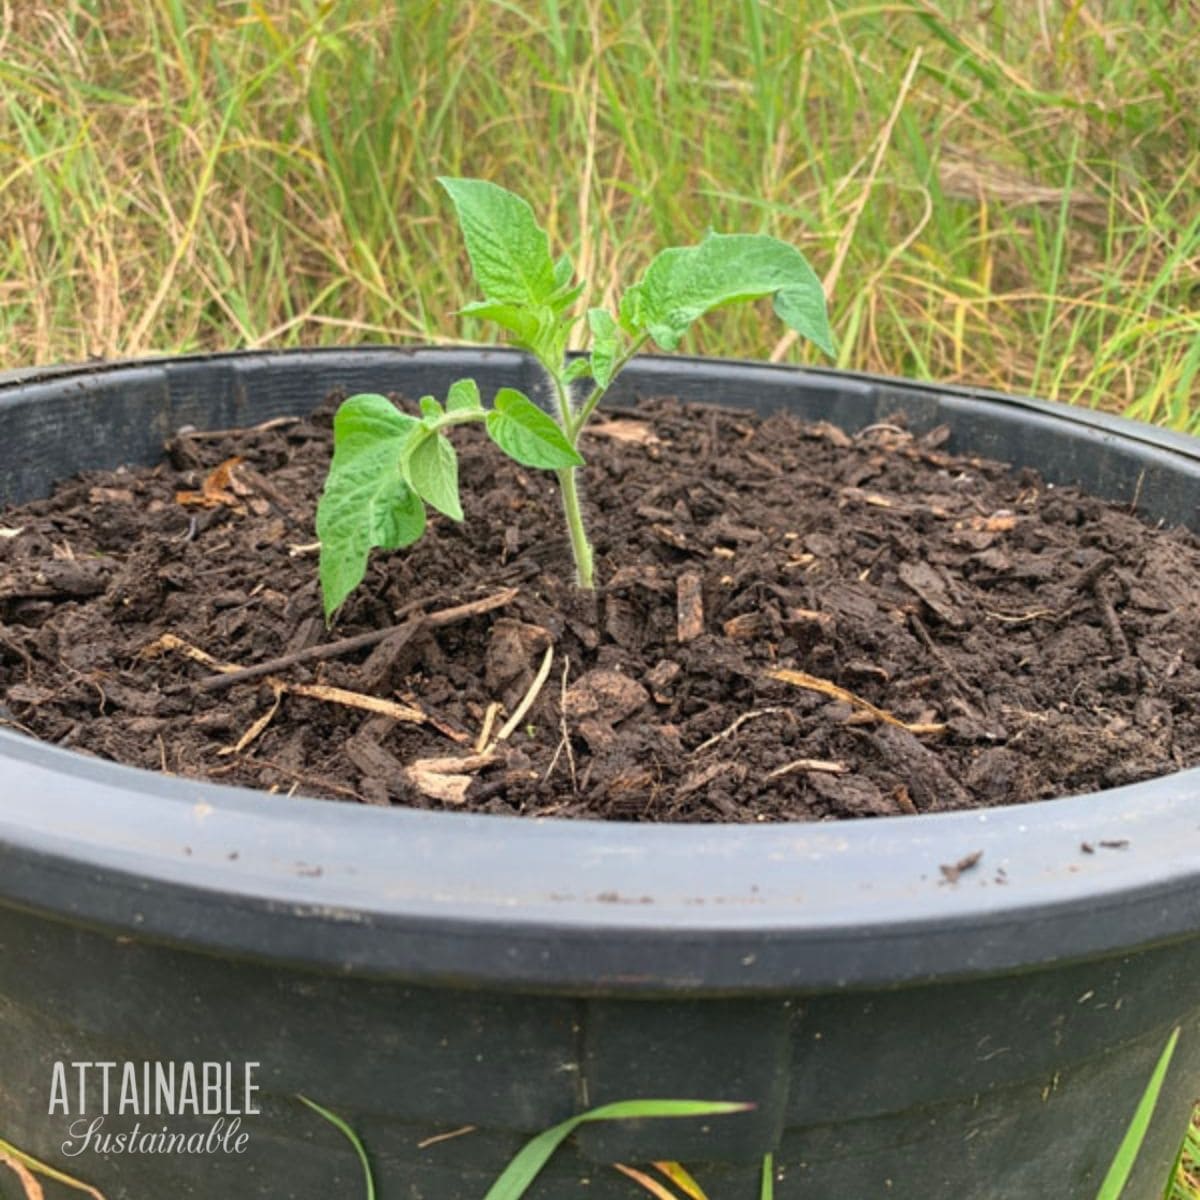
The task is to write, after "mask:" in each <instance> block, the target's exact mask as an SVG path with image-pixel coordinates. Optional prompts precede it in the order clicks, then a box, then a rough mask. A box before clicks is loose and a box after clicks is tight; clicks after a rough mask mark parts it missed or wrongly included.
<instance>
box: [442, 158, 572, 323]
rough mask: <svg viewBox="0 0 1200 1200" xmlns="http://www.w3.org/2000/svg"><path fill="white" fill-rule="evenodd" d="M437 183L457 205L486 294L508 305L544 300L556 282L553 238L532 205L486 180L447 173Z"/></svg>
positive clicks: (460, 221)
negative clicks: (544, 227) (448, 176)
mask: <svg viewBox="0 0 1200 1200" xmlns="http://www.w3.org/2000/svg"><path fill="white" fill-rule="evenodd" d="M438 183H440V184H441V185H442V187H443V188H445V189H446V192H447V194H448V195H449V196H450V200H451V202H452V203H453V204H454V209H455V212H456V213H457V214H458V223H459V225H460V226H461V227H462V231H463V237H464V239H465V240H466V243H467V254H468V256H469V257H470V259H471V267H472V269H473V270H474V272H475V279H476V280H477V281H478V283H479V286H480V288H481V289H482V291H483V294H484V295H485V296H486V297H487V298H488V299H489V300H497V301H500V302H501V303H505V304H527V305H537V304H544V303H545V302H546V301H547V300H548V299H549V298H550V296H551V295H552V294H553V293H554V291H555V289H556V287H557V283H556V280H555V272H554V263H553V262H552V261H551V259H550V240H549V238H548V237H547V236H546V231H545V230H544V229H542V227H541V226H540V225H538V223H537V220H536V218H535V217H534V215H533V209H532V208H530V207H529V205H528V204H527V203H526V202H525V201H524V200H522V199H521V197H520V196H516V195H514V194H513V193H512V192H510V191H506V190H505V189H504V188H502V187H499V186H498V185H496V184H494V183H489V182H488V181H487V180H486V179H449V178H446V177H445V176H443V177H440V178H439V179H438Z"/></svg>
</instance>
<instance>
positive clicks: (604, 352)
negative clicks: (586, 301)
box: [587, 308, 621, 391]
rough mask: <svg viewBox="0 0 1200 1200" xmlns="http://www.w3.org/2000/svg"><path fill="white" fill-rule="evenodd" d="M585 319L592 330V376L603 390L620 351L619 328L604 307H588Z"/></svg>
mask: <svg viewBox="0 0 1200 1200" xmlns="http://www.w3.org/2000/svg"><path fill="white" fill-rule="evenodd" d="M587 319H588V327H589V328H590V329H591V331H592V378H593V379H594V380H595V381H596V386H597V387H599V388H600V389H601V390H602V391H603V390H604V389H605V388H607V387H608V385H609V384H610V383H611V382H612V375H613V367H614V366H615V365H616V361H617V358H618V357H619V355H620V353H621V328H620V326H619V325H618V324H617V323H616V321H615V320H613V316H612V314H611V313H610V312H609V311H608V309H606V308H589V309H588V315H587Z"/></svg>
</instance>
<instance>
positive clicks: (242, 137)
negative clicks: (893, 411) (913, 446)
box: [0, 0, 1200, 1200]
mask: <svg viewBox="0 0 1200 1200" xmlns="http://www.w3.org/2000/svg"><path fill="white" fill-rule="evenodd" d="M1198 113H1200V4H1197V3H1195V2H1189V0H1138V2H1134V0H1012V2H1011V3H1005V2H1003V0H996V2H994V3H984V2H980V0H975V2H973V3H965V2H961V0H942V2H941V3H934V2H933V0H913V2H906V3H888V2H884V3H847V2H844V0H823V2H822V0H574V2H570V0H467V2H462V3H457V4H456V3H446V2H445V0H353V2H349V0H249V2H247V0H236V2H234V0H191V2H185V0H54V2H51V0H44V2H42V0H0V262H2V265H0V368H5V367H18V366H27V365H32V364H42V363H50V362H58V361H68V360H73V361H78V360H84V359H88V358H91V357H103V358H114V357H125V356H131V355H141V354H149V353H156V352H164V353H173V352H181V351H197V350H207V349H217V348H229V347H283V346H298V345H323V344H331V343H338V344H353V343H364V342H398V343H414V342H423V343H455V342H458V341H474V340H479V339H482V338H487V337H490V336H491V334H490V331H489V330H487V329H485V328H481V327H473V326H472V325H471V324H470V323H468V322H463V321H460V320H459V319H457V318H455V317H454V316H453V313H454V310H455V309H456V308H457V307H458V306H459V305H460V304H462V303H464V302H465V301H467V300H469V299H472V298H473V295H472V292H471V287H470V284H469V282H468V275H467V270H466V263H465V259H464V254H463V250H462V244H461V240H460V238H459V235H458V233H457V231H456V228H455V227H454V225H453V222H452V221H451V219H450V214H449V212H448V209H447V205H446V203H445V201H444V199H443V197H442V196H441V195H440V194H439V192H438V190H437V188H436V187H435V184H434V177H435V176H436V175H437V174H440V173H445V174H464V175H477V176H485V177H487V178H490V179H493V180H496V181H497V182H500V183H502V184H505V185H506V186H508V187H510V188H513V189H515V190H518V191H520V192H521V193H523V194H525V195H526V196H528V197H529V198H530V199H531V200H532V201H533V202H534V204H535V207H536V208H537V210H538V212H539V214H540V215H541V216H542V217H543V219H544V221H545V223H546V224H547V226H548V227H549V229H550V231H551V234H552V236H553V238H554V239H555V240H556V241H559V242H562V243H565V244H567V245H568V246H570V247H571V248H572V249H573V251H574V254H575V258H576V262H577V264H578V266H579V269H580V271H581V273H582V274H583V276H584V277H585V278H587V279H588V280H589V281H590V285H591V287H590V295H589V297H588V299H589V300H590V302H591V303H610V304H611V303H613V301H614V300H615V297H616V295H617V294H618V292H619V281H626V282H628V281H630V280H631V279H633V278H634V277H635V276H636V275H637V274H638V273H639V272H640V270H641V268H642V267H643V266H644V265H645V263H646V262H648V261H649V259H650V258H651V256H652V255H653V254H654V253H655V251H656V250H657V249H659V248H660V247H662V246H663V245H667V244H671V243H681V242H687V241H692V240H695V239H696V238H698V237H700V236H702V235H703V233H704V232H705V231H706V230H707V229H709V228H715V229H719V230H726V231H734V230H737V231H762V232H769V233H773V234H775V235H777V236H779V237H782V238H786V239H788V240H789V241H792V242H794V243H796V244H798V245H799V246H801V247H802V248H803V249H804V251H805V252H806V254H807V255H808V256H809V258H810V259H811V261H812V262H813V263H814V265H815V266H816V268H817V270H818V272H819V273H820V274H821V275H822V276H823V278H824V280H825V283H826V288H827V291H828V293H829V296H830V300H831V307H832V312H833V317H834V324H835V328H836V330H837V333H838V337H839V343H840V353H839V364H840V365H842V366H847V367H855V368H861V369H866V370H871V371H881V372H888V373H896V374H902V375H907V376H914V377H920V378H927V379H937V380H942V381H952V382H963V383H971V384H978V385H983V386H987V387H994V388H1000V389H1004V390H1007V391H1016V392H1024V393H1035V394H1039V395H1043V396H1048V397H1052V398H1056V399H1060V400H1065V401H1069V402H1072V403H1077V404H1083V405H1092V406H1096V407H1102V408H1105V409H1109V410H1113V411H1121V412H1126V413H1128V414H1130V415H1132V416H1136V417H1140V418H1143V419H1145V420H1150V421H1156V422H1160V423H1163V424H1166V425H1169V426H1172V427H1174V428H1178V429H1192V430H1197V429H1200V116H1198ZM686 348H687V349H690V350H692V351H694V352H707V353H720V354H729V355H745V356H749V357H769V358H772V359H775V360H776V361H804V360H806V359H808V358H809V357H810V356H811V355H812V353H813V352H812V351H810V350H808V349H806V348H805V347H803V346H797V345H795V344H793V343H792V341H791V340H790V339H788V338H786V337H785V338H780V337H779V335H778V327H777V326H776V325H774V324H773V323H772V322H771V321H770V320H768V319H766V316H765V314H764V313H763V312H761V311H755V310H737V311H733V310H731V311H730V312H729V313H727V314H722V315H719V316H718V317H717V318H715V319H713V320H710V321H707V322H705V323H704V324H703V326H702V327H701V328H699V329H698V330H697V331H696V332H695V333H693V334H692V335H691V337H690V340H689V342H688V343H687V346H686ZM1189 1164H1190V1165H1189ZM1189 1170H1190V1171H1192V1172H1193V1173H1194V1172H1195V1171H1196V1166H1195V1161H1194V1159H1189V1160H1187V1162H1185V1166H1184V1171H1183V1173H1182V1174H1181V1177H1180V1182H1179V1184H1178V1185H1177V1189H1178V1190H1177V1193H1176V1195H1177V1196H1178V1197H1191V1198H1193V1200H1195V1198H1197V1197H1200V1186H1197V1181H1196V1179H1195V1175H1194V1174H1193V1175H1192V1176H1191V1177H1190V1178H1191V1182H1190V1183H1189V1182H1188V1181H1187V1179H1188V1175H1187V1172H1188V1171H1189Z"/></svg>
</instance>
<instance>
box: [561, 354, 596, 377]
mask: <svg viewBox="0 0 1200 1200" xmlns="http://www.w3.org/2000/svg"><path fill="white" fill-rule="evenodd" d="M591 373H592V364H591V363H590V362H589V361H588V356H587V355H586V354H581V355H580V356H579V357H578V358H573V359H571V361H570V362H569V363H568V364H567V369H566V370H565V371H564V372H563V383H574V382H575V380H576V379H583V378H584V377H585V376H588V375H590V374H591Z"/></svg>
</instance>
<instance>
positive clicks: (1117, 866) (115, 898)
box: [0, 347, 1200, 993]
mask: <svg viewBox="0 0 1200 1200" xmlns="http://www.w3.org/2000/svg"><path fill="white" fill-rule="evenodd" d="M397 353H400V354H403V355H404V356H405V357H406V358H412V357H414V356H416V357H418V358H428V357H429V356H435V357H436V360H437V361H438V362H439V363H448V362H451V361H454V360H458V361H460V362H463V363H469V364H470V365H471V366H473V367H483V368H484V369H486V365H487V364H488V363H493V364H507V365H510V366H511V365H512V364H513V363H514V362H516V361H520V360H521V359H522V356H521V355H519V354H518V353H517V352H515V351H510V350H503V349H500V350H497V349H492V348H488V349H486V350H481V349H466V350H459V349H453V350H439V349H420V350H416V351H414V350H411V349H408V348H405V349H403V350H400V351H397V350H394V349H391V348H386V347H361V348H358V349H356V350H347V349H345V348H333V347H331V348H326V349H320V350H294V351H270V352H257V351H246V352H234V353H230V354H212V355H207V354H206V355H189V356H180V357H175V358H170V357H167V358H161V359H140V360H134V361H132V362H122V363H103V364H86V365H84V366H79V367H70V366H67V367H61V368H49V369H38V370H33V371H28V370H27V371H18V372H7V373H5V374H3V375H0V406H3V405H5V404H7V403H9V402H11V397H12V395H13V393H14V392H16V393H18V394H19V392H20V390H21V389H22V388H23V387H24V386H26V385H30V384H34V385H44V384H55V383H59V382H67V383H70V381H72V380H73V379H75V378H76V377H93V376H96V375H97V374H100V375H104V376H105V377H112V376H116V377H118V378H119V376H120V373H121V372H122V371H130V370H136V371H138V372H145V371H146V369H147V368H153V367H156V366H162V367H164V368H166V367H167V366H169V365H170V364H172V363H179V362H189V363H193V364H194V363H212V364H214V365H215V366H218V367H227V368H228V367H232V368H234V369H237V368H238V367H239V366H242V365H253V366H255V367H257V368H258V369H260V370H261V369H262V368H263V367H269V366H270V364H271V362H272V361H275V360H290V361H291V362H293V363H295V361H296V360H297V359H298V358H303V357H305V356H309V357H313V356H316V357H318V358H327V359H334V358H336V356H346V355H355V356H359V355H364V354H366V355H369V354H379V355H383V356H387V355H394V354H397ZM630 371H631V372H632V373H633V374H636V375H639V376H640V377H641V379H642V380H643V381H644V382H645V384H646V385H648V386H652V385H655V384H657V383H663V384H665V383H666V381H667V380H668V379H670V378H671V377H672V376H675V377H679V375H680V374H681V373H683V374H687V373H689V372H691V373H693V374H695V375H696V377H697V378H698V377H700V376H704V377H709V376H712V377H714V378H715V379H718V380H719V378H720V377H722V376H725V377H729V375H730V373H733V374H735V375H738V376H741V377H746V375H747V373H749V375H750V376H751V377H757V378H764V379H765V378H768V376H767V375H760V374H759V373H762V372H767V373H770V377H773V378H775V379H778V378H779V373H784V374H790V375H791V376H792V377H795V378H801V377H806V378H809V379H811V378H812V377H813V376H821V377H825V378H828V379H830V380H832V381H835V382H837V383H839V384H841V383H857V384H861V385H863V386H865V387H875V386H885V387H886V388H888V389H889V391H890V392H895V393H898V394H903V393H909V394H917V393H919V394H923V395H925V396H926V397H928V396H929V395H931V394H932V395H934V396H943V397H957V398H959V401H961V402H966V403H969V404H970V405H972V406H977V405H979V404H980V403H985V404H989V405H990V404H1001V405H1003V406H1006V407H1007V408H1009V409H1016V410H1023V411H1024V412H1027V413H1028V414H1029V417H1030V419H1031V420H1033V421H1035V422H1040V423H1046V422H1049V423H1052V424H1055V425H1058V426H1059V427H1060V428H1061V427H1062V426H1063V423H1065V424H1066V425H1067V426H1069V427H1071V428H1073V429H1076V430H1083V431H1086V433H1087V434H1088V436H1090V437H1091V438H1093V439H1096V438H1097V437H1098V438H1099V439H1101V440H1104V441H1110V440H1113V439H1121V440H1124V441H1128V442H1134V443H1136V444H1137V445H1139V446H1143V447H1145V448H1146V449H1147V452H1148V453H1149V454H1151V455H1153V456H1154V458H1155V460H1156V461H1161V460H1162V459H1163V457H1164V456H1166V457H1167V458H1168V459H1169V460H1172V461H1173V463H1174V465H1175V466H1176V469H1178V470H1181V471H1186V472H1188V473H1189V474H1194V473H1197V472H1200V465H1198V464H1200V441H1198V440H1196V439H1192V438H1188V437H1185V436H1184V435H1181V434H1174V433H1170V432H1168V431H1160V430H1157V429H1154V428H1153V427H1150V426H1145V425H1141V424H1139V423H1136V422H1132V421H1127V420H1124V419H1123V418H1118V417H1112V416H1109V415H1108V414H1102V413H1094V412H1090V411H1082V410H1078V409H1073V408H1069V407H1068V406H1066V405H1061V404H1055V403H1052V402H1049V401H1042V400H1033V399H1028V398H1024V397H1015V396H1008V395H1005V394H1003V393H994V392H988V391H984V390H981V389H973V388H964V387H957V386H956V387H950V386H943V385H932V384H921V383H916V382H913V381H908V380H896V379H890V378H886V377H880V376H873V375H866V374H862V373H853V372H841V371H835V370H829V369H814V368H802V369H798V368H795V367H789V366H785V365H777V364H765V363H754V362H745V361H741V360H729V359H703V358H685V357H676V356H672V357H670V358H656V357H650V358H641V359H639V360H636V361H635V364H634V365H633V366H632V367H631V368H630ZM31 798H36V802H34V803H31V802H30V801H31ZM1198 799H1200V768H1193V769H1190V770H1186V771H1181V772H1178V773H1175V774H1172V775H1168V776H1162V777H1159V778H1156V779H1152V780H1149V781H1146V782H1144V783H1140V784H1135V785H1130V786H1126V787H1120V788H1114V789H1110V790H1106V791H1102V792H1096V793H1092V794H1088V795H1081V796H1074V797H1066V798H1061V799H1055V800H1047V801H1039V802H1034V803H1031V804H1027V805H1023V806H1019V807H1001V808H992V809H986V810H981V811H973V812H965V813H939V814H926V815H920V816H915V817H914V816H897V817H885V818H872V819H869V820H866V819H858V820H847V821H840V822H836V823H829V824H818V823H812V824H808V823H793V824H780V825H759V826H745V825H670V826H653V825H632V824H616V823H611V822H599V821H565V820H560V819H554V818H550V819H537V818H534V819H530V818H522V817H508V816H476V815H468V814H460V813H432V812H418V811H411V810H381V809H375V808H371V807H367V806H346V805H342V804H339V803H338V802H334V801H327V800H314V799H306V798H302V797H284V796H275V795H270V794H266V793H261V792H256V791H251V790H248V789H242V788H233V787H228V786H225V785H220V784H212V783H205V782H200V781H196V780H189V779H181V778H176V777H170V776H162V775H158V774H155V773H152V772H148V771H143V770H139V769H136V768H130V767H124V766H118V765H116V764H113V763H108V762H104V761H100V760H97V759H91V758H88V757H85V756H83V755H79V754H75V753H73V752H70V751H66V750H62V749H59V748H57V747H53V746H49V745H45V744H42V743H38V742H35V741H32V740H30V739H28V738H25V737H23V736H21V735H19V734H16V733H13V732H11V731H9V730H4V729H0V904H5V905H9V906H13V907H19V908H24V909H28V910H32V911H36V912H40V913H43V914H47V915H53V916H56V917H58V918H60V919H64V920H68V921H71V922H74V923H78V924H81V925H85V926H90V927H95V928H101V929H104V930H107V931H110V932H118V933H120V934H124V935H127V936H132V937H134V938H137V939H143V938H145V939H152V940H155V941H164V942H168V943H174V944H177V945H181V946H186V947H189V948H192V949H198V950H202V951H205V952H209V953H220V954H224V955H232V956H236V957H247V958H252V959H264V960H276V961H285V962H292V963H295V964H303V965H306V966H310V967H314V968H319V969H326V970H336V971H342V972H350V973H355V974H370V975H386V976H395V977H403V978H408V979H411V980H413V981H416V982H457V983H461V984H464V985H468V984H483V983H486V984H488V985H490V986H501V987H512V988H536V989H551V990H557V989H567V988H570V989H572V990H575V991H579V990H584V991H592V992H605V993H639V992H645V993H656V992H662V993H667V992H675V991H681V990H683V991H687V992H689V993H735V992H751V991H752V992H771V991H789V992H797V991H807V990H817V989H822V988H828V987H855V986H877V985H881V984H902V983H905V982H915V981H917V980H924V979H928V978H932V977H955V976H970V975H978V974H991V973H999V972H1006V971H1012V970H1017V969H1028V968H1031V967H1036V966H1039V965H1048V964H1050V963H1052V962H1056V961H1061V960H1064V959H1082V958H1091V957H1099V956H1103V955H1109V954H1117V953H1125V952H1128V951H1130V950H1131V949H1134V948H1138V947H1143V946H1148V945H1151V944H1155V943H1159V942H1165V941H1169V940H1175V939H1180V938H1185V937H1191V936H1195V935H1196V933H1197V931H1198V930H1200V806H1198V805H1197V803H1196V801H1197V800H1198ZM1084 843H1087V844H1088V845H1090V846H1091V847H1092V851H1091V852H1090V853H1089V852H1087V851H1086V850H1085V849H1084V848H1083V845H1084ZM1105 843H1108V845H1106V844H1105ZM976 851H981V852H982V856H981V858H980V859H979V860H978V863H977V864H976V865H975V866H973V867H971V868H969V869H967V870H965V871H963V872H962V874H961V875H960V876H959V878H958V879H957V881H956V882H952V881H951V880H950V879H948V878H947V877H946V873H945V872H944V871H943V870H942V868H943V867H950V866H952V865H953V864H956V863H959V862H961V861H962V860H964V859H965V858H967V857H968V856H970V855H972V854H974V853H975V852H976Z"/></svg>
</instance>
